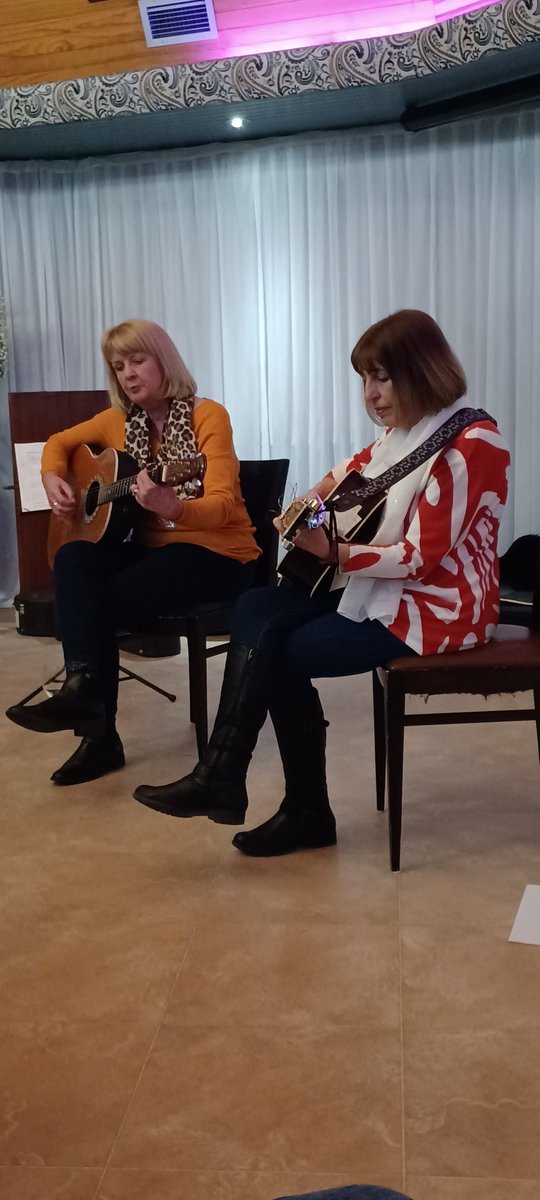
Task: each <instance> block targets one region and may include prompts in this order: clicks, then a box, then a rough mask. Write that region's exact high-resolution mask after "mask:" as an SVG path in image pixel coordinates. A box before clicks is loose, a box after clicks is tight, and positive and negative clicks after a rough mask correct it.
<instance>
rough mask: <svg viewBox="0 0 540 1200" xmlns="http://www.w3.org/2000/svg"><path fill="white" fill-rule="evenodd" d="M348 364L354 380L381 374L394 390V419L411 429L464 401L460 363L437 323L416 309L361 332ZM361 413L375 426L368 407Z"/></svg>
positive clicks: (465, 387)
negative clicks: (418, 423)
mask: <svg viewBox="0 0 540 1200" xmlns="http://www.w3.org/2000/svg"><path fill="white" fill-rule="evenodd" d="M351 362H352V365H353V367H354V369H355V371H357V372H358V374H359V375H362V376H364V375H366V374H367V373H370V372H372V371H376V370H378V369H379V370H380V368H381V367H382V368H383V370H384V371H385V372H386V374H387V375H388V377H389V379H390V380H391V382H392V385H393V387H394V388H395V390H396V395H397V403H398V408H399V416H400V418H401V419H402V420H404V421H406V422H407V423H410V424H413V425H414V424H416V422H417V421H420V420H421V418H422V417H425V416H427V415H428V413H438V412H441V410H442V409H443V408H449V407H450V405H451V404H453V403H454V402H455V401H456V400H459V399H460V397H461V396H464V395H465V392H466V391H467V380H466V378H465V372H464V370H463V367H462V366H461V363H460V362H459V360H458V359H457V358H456V356H455V354H454V351H453V350H452V349H451V347H450V346H449V344H448V342H447V340H446V338H445V336H444V334H443V332H442V330H441V329H439V326H438V325H437V322H436V321H434V320H433V317H430V316H429V315H428V313H425V312H421V310H420V309H417V308H402V309H400V310H399V312H395V313H391V315H390V316H389V317H384V318H383V320H382V321H377V323H376V324H375V325H371V327H370V328H369V329H368V330H366V332H365V333H364V334H362V337H361V338H360V340H359V341H358V342H357V343H356V346H355V347H354V350H353V352H352V354H351ZM366 408H367V410H368V412H369V414H370V416H371V417H372V418H373V419H374V420H376V419H377V418H376V417H375V414H374V413H373V412H372V411H371V407H370V405H369V404H366Z"/></svg>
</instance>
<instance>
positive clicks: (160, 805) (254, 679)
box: [133, 642, 272, 825]
mask: <svg viewBox="0 0 540 1200" xmlns="http://www.w3.org/2000/svg"><path fill="white" fill-rule="evenodd" d="M271 670H272V664H271V662H270V660H269V659H268V656H266V655H260V654H257V653H256V652H255V651H253V650H250V649H249V647H248V646H241V645H239V644H238V643H237V642H231V644H230V646H229V650H228V653H227V661H226V664H225V674H224V676H223V686H222V689H221V696H220V701H219V707H218V711H217V716H216V720H215V724H214V728H213V731H212V736H211V738H210V741H209V743H208V748H207V750H206V753H205V754H204V756H203V758H202V759H201V761H200V762H198V763H197V766H196V767H195V769H194V770H193V771H192V772H191V774H190V775H185V776H184V778H183V779H178V780H177V781H176V782H175V783H168V784H165V785H164V786H163V787H149V786H148V785H147V784H142V785H141V786H140V787H138V788H136V790H135V792H134V793H133V795H134V797H135V799H136V800H139V801H140V803H141V804H146V806H147V807H148V808H154V809H156V811H157V812H162V813H167V814H168V815H169V816H171V817H209V818H210V820H211V821H217V822H218V823H219V824H221V825H243V823H244V818H245V813H246V808H247V803H248V800H247V792H246V774H247V769H248V766H249V762H250V759H251V755H252V753H253V750H254V748H255V744H256V741H257V737H258V734H259V730H260V729H261V728H262V726H263V725H264V722H265V720H266V715H267V712H268V694H269V679H270V673H271Z"/></svg>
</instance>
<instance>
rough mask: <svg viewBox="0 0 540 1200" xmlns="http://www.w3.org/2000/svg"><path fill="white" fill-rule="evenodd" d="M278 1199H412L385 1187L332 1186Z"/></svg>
mask: <svg viewBox="0 0 540 1200" xmlns="http://www.w3.org/2000/svg"><path fill="white" fill-rule="evenodd" d="M277 1200H411V1197H410V1196H404V1195H403V1193H402V1192H392V1191H390V1189H389V1188H383V1187H370V1186H367V1187H361V1186H360V1187H357V1186H356V1185H355V1184H353V1186H352V1187H342V1188H330V1191H326V1192H304V1195H303V1196H280V1197H278V1198H277Z"/></svg>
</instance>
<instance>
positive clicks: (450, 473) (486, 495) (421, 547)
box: [342, 421, 510, 654]
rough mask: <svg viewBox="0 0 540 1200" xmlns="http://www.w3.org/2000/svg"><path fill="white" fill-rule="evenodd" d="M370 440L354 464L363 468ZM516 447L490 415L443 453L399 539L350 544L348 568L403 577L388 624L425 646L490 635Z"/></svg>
mask: <svg viewBox="0 0 540 1200" xmlns="http://www.w3.org/2000/svg"><path fill="white" fill-rule="evenodd" d="M375 444H376V443H372V445H371V446H368V447H367V448H366V449H365V450H363V451H362V452H361V453H360V454H357V455H355V456H354V458H353V459H351V461H350V462H349V464H348V468H347V469H348V470H350V469H352V468H353V467H355V468H356V469H361V468H362V467H363V466H365V465H366V464H367V463H368V462H369V461H370V459H371V454H372V450H373V447H374V445H375ZM509 463H510V455H509V453H508V450H507V448H506V445H505V443H504V440H503V438H502V437H501V435H500V434H499V431H498V429H497V427H496V425H494V424H493V423H492V422H491V421H478V422H476V423H475V424H474V425H470V426H469V427H468V428H467V429H465V430H463V431H462V433H460V434H459V435H458V437H456V438H455V439H454V441H453V442H452V443H451V445H450V446H448V447H447V448H446V449H445V450H443V451H441V453H440V454H439V455H438V456H437V458H436V460H435V462H434V464H433V467H432V470H431V472H430V474H429V477H428V481H427V484H426V487H425V488H424V490H423V491H422V492H421V493H420V494H417V495H415V497H414V499H413V502H412V504H411V505H410V507H409V510H408V512H407V514H406V518H405V523H404V535H403V539H402V540H401V541H399V542H397V543H396V544H395V545H390V546H384V545H383V546H379V545H375V544H370V545H369V546H356V545H351V547H350V551H349V557H348V559H347V561H346V563H344V564H343V567H342V570H343V571H347V572H351V573H354V574H356V572H359V573H361V574H362V575H363V576H365V577H368V578H374V577H375V578H379V579H396V580H401V579H402V580H403V581H404V583H403V594H402V597H401V600H400V603H399V608H398V610H397V615H396V617H395V619H394V620H393V621H392V622H391V623H390V624H388V628H389V630H390V631H391V632H392V633H393V634H395V635H396V637H398V638H401V640H402V641H404V642H406V643H407V644H408V645H409V646H411V647H412V649H414V650H416V651H417V652H418V653H419V654H435V653H440V652H442V651H445V650H461V649H465V648H467V647H470V646H475V645H479V644H481V643H483V642H487V641H489V639H490V637H491V636H492V635H493V631H494V629H495V627H496V625H497V622H498V616H499V570H498V556H497V536H498V530H499V521H500V515H501V511H502V508H503V506H504V503H505V501H506V496H507V479H506V474H507V469H508V466H509Z"/></svg>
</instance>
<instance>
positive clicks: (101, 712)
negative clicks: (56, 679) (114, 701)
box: [6, 671, 105, 738]
mask: <svg viewBox="0 0 540 1200" xmlns="http://www.w3.org/2000/svg"><path fill="white" fill-rule="evenodd" d="M6 717H9V719H10V721H14V722H15V724H16V725H21V726H22V728H23V729H31V730H32V731H33V732H34V733H58V732H59V731H60V730H62V729H72V730H73V731H74V733H76V734H78V736H79V737H94V738H99V737H101V736H102V734H103V733H104V730H105V705H104V703H103V700H102V698H101V696H100V694H99V690H98V687H97V684H96V681H95V679H94V677H93V675H92V674H91V673H90V672H89V671H75V672H73V673H72V674H69V675H68V678H67V679H66V681H65V683H63V684H62V687H61V688H60V691H59V692H56V694H55V695H54V696H51V697H50V698H49V699H48V700H42V701H41V702H40V703H39V704H32V705H27V704H14V705H12V707H11V708H8V710H7V712H6Z"/></svg>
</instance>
